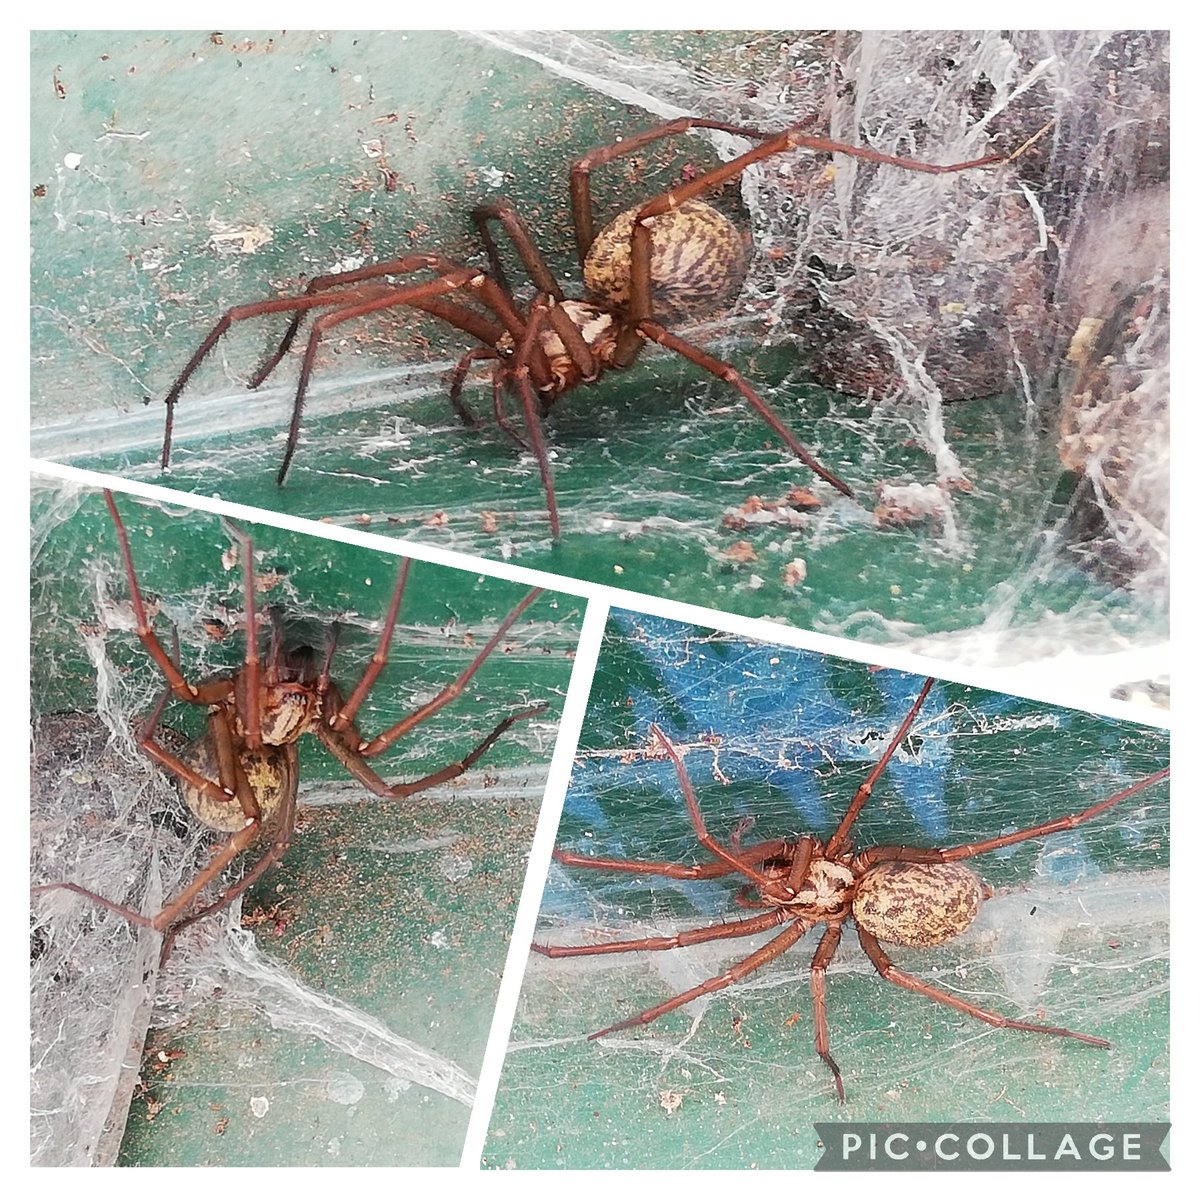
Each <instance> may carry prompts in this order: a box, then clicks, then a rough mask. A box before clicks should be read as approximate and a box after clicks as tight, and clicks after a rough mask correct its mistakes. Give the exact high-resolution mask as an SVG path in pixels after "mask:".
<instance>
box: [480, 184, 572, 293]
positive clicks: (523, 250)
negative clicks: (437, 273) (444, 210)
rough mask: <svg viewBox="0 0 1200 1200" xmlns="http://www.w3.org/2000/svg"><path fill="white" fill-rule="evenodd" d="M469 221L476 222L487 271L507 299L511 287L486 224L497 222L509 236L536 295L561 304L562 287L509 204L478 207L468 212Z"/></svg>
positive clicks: (523, 223) (526, 228) (504, 202)
mask: <svg viewBox="0 0 1200 1200" xmlns="http://www.w3.org/2000/svg"><path fill="white" fill-rule="evenodd" d="M471 220H472V221H474V222H475V228H476V230H477V231H478V232H479V240H480V241H481V242H482V243H483V248H484V251H485V253H486V254H487V258H488V269H489V271H490V272H491V274H492V278H493V279H495V281H496V282H497V283H498V284H499V285H500V286H501V287H502V288H503V289H504V290H505V291H506V292H507V293H508V294H509V295H510V296H511V295H512V288H511V287H509V285H508V278H507V276H506V275H505V273H504V264H503V263H501V261H500V252H499V250H498V249H497V247H496V242H495V240H494V239H493V237H492V231H491V229H490V228H489V226H488V222H489V221H496V222H498V223H499V224H500V226H501V227H502V228H503V229H504V231H505V233H507V234H508V236H509V238H510V240H511V241H512V243H513V245H514V246H515V247H516V250H517V254H518V255H519V256H520V259H521V262H522V264H523V265H524V267H525V270H526V271H527V272H528V273H529V278H530V279H531V280H532V281H533V285H534V287H536V288H537V290H538V291H539V292H545V293H546V294H547V295H548V296H553V297H554V299H555V300H558V301H560V302H561V301H562V300H563V299H564V298H565V297H564V296H563V292H562V288H561V287H559V285H558V280H556V279H555V278H554V276H553V275H552V274H551V273H550V268H549V267H547V266H546V263H545V260H544V259H543V258H542V256H541V254H540V253H539V251H538V248H537V245H536V244H535V242H534V240H533V235H532V234H531V233H530V232H529V226H528V225H526V224H525V221H524V220H523V218H522V217H521V214H520V213H518V212H517V210H516V209H515V208H513V206H512V203H511V202H510V201H508V200H499V201H497V202H496V203H495V204H481V205H479V207H478V208H474V209H472V210H471Z"/></svg>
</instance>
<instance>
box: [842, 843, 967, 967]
mask: <svg viewBox="0 0 1200 1200" xmlns="http://www.w3.org/2000/svg"><path fill="white" fill-rule="evenodd" d="M988 895H989V893H988V892H987V891H986V890H985V888H984V885H983V884H982V883H981V882H980V880H979V877H978V876H977V875H976V874H975V873H974V871H971V870H969V869H968V868H967V867H961V866H959V865H958V864H957V863H905V862H885V863H880V864H879V865H878V866H875V867H871V868H870V870H868V871H867V873H866V874H865V875H864V876H863V877H862V878H861V879H860V880H859V881H858V890H857V892H856V893H855V896H854V920H855V921H856V922H857V923H858V925H859V927H860V928H862V929H865V930H866V931H867V932H868V933H870V934H873V935H874V936H875V937H877V938H878V939H879V940H880V941H881V942H892V943H894V944H896V945H898V946H939V945H941V943H942V942H948V941H949V940H950V939H951V938H953V937H957V936H958V935H959V934H960V933H962V931H963V930H964V929H966V928H967V926H968V925H970V924H971V922H972V921H973V920H975V917H976V915H977V914H978V912H979V906H980V905H981V904H982V903H983V902H984V900H985V899H987V897H988Z"/></svg>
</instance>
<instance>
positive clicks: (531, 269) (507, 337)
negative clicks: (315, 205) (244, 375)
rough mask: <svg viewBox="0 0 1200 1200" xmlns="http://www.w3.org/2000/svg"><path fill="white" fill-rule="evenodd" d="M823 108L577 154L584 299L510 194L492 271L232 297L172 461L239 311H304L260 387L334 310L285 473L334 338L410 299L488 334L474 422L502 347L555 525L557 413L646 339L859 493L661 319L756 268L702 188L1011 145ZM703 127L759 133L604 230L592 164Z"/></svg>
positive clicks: (330, 283) (484, 235)
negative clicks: (914, 141) (839, 163)
mask: <svg viewBox="0 0 1200 1200" xmlns="http://www.w3.org/2000/svg"><path fill="white" fill-rule="evenodd" d="M814 120H815V117H814V118H809V119H807V120H805V121H803V122H801V123H800V124H798V125H795V126H793V127H792V128H790V129H787V130H785V131H783V132H782V133H775V134H769V133H762V132H759V131H758V130H753V129H743V128H741V127H740V126H736V125H727V124H725V123H724V122H721V121H709V120H704V119H701V118H699V117H680V118H678V119H677V120H674V121H669V122H667V123H666V124H664V125H659V126H656V127H654V128H652V129H648V130H645V131H643V132H641V133H637V134H634V135H633V136H631V137H628V138H625V139H624V140H622V141H620V142H617V143H614V144H612V145H608V146H600V147H598V148H596V149H594V150H592V151H591V152H590V153H588V154H585V155H584V156H583V157H582V158H580V159H579V160H578V161H576V162H575V164H574V165H573V166H572V167H571V187H570V191H571V212H572V217H573V223H574V226H575V242H576V247H577V249H578V255H579V263H580V267H581V269H582V273H583V280H584V289H585V292H586V296H585V298H584V299H579V300H573V299H568V298H567V297H566V296H565V295H564V293H563V290H562V288H561V287H560V286H559V284H558V282H557V281H556V280H555V278H554V276H553V275H552V274H551V273H550V271H549V269H548V268H547V266H546V264H545V262H544V260H543V259H542V256H541V254H540V253H539V252H538V249H537V247H536V246H535V245H534V242H533V238H532V236H531V234H530V232H529V229H528V227H527V226H526V224H525V222H524V220H523V219H522V218H521V216H520V215H519V214H518V213H517V211H516V209H515V208H514V207H513V206H512V204H511V203H509V202H507V201H501V202H499V203H496V204H488V205H484V206H481V207H479V208H476V209H475V210H474V211H473V213H472V217H473V220H474V223H475V226H476V228H477V230H478V233H479V237H480V240H481V241H482V243H483V247H484V250H485V252H486V255H487V259H488V264H489V268H490V270H489V272H485V271H482V270H478V269H476V268H474V267H468V266H462V265H460V264H458V263H455V262H452V261H451V260H449V259H447V258H444V257H443V256H441V255H440V254H411V255H407V256H405V257H404V258H398V259H393V260H391V261H388V262H381V263H376V264H374V265H373V266H369V267H362V268H360V269H358V270H354V271H344V272H342V273H341V274H337V275H321V276H317V277H316V278H314V279H312V280H310V281H309V283H308V285H307V287H306V288H305V290H304V292H303V294H301V295H298V296H286V297H280V298H278V299H273V300H261V301H257V302H255V303H251V304H242V305H238V306H237V307H235V308H231V309H230V310H229V311H228V312H226V313H225V315H224V316H223V317H221V319H220V320H219V321H218V322H217V323H216V325H214V326H213V328H212V329H211V330H210V332H209V334H208V336H207V337H206V338H205V339H204V341H203V342H201V344H200V347H199V349H198V350H197V351H196V352H195V354H193V355H192V357H191V359H190V360H189V361H188V363H187V365H186V366H185V367H184V368H183V370H182V372H181V373H180V375H179V377H178V378H177V379H176V380H175V383H174V384H173V385H172V387H171V390H170V391H169V392H168V393H167V396H166V407H167V415H166V430H165V433H164V436H163V449H162V466H163V468H164V469H165V468H166V467H167V466H169V464H170V461H171V439H172V429H173V423H174V414H175V404H176V402H177V400H178V399H179V396H180V393H181V392H182V391H183V389H184V387H185V386H186V385H187V382H188V380H189V379H190V378H191V377H192V374H193V373H194V372H195V370H196V368H197V367H198V366H199V365H200V364H201V362H202V361H203V360H204V359H205V357H206V356H207V355H208V353H209V352H210V351H211V350H212V349H213V347H214V346H215V345H216V344H217V342H218V340H219V339H220V338H221V336H222V335H223V334H224V333H225V332H226V330H228V329H229V327H230V326H231V325H233V324H234V323H235V322H238V321H245V320H248V319H250V318H253V317H260V316H266V315H269V314H273V313H292V314H293V315H292V319H291V323H290V324H289V326H288V328H287V331H286V332H285V334H284V336H283V339H282V341H281V342H280V344H279V346H278V348H277V349H276V350H275V352H274V353H273V354H271V356H270V357H269V358H268V359H267V360H266V361H265V362H264V363H263V364H262V366H261V367H260V368H259V369H258V370H257V371H256V372H255V374H254V375H253V377H252V378H251V379H250V381H249V385H248V386H249V387H251V388H257V387H258V386H259V385H260V384H262V383H263V382H264V381H265V380H266V379H267V377H268V376H269V375H270V374H271V373H272V372H273V371H274V370H275V368H276V367H277V366H278V365H279V363H280V362H281V360H282V359H283V357H284V355H285V354H286V353H287V352H288V350H289V349H290V347H291V345H292V342H293V341H294V339H295V337H296V335H297V333H298V331H299V328H300V324H301V322H302V320H303V318H304V316H305V314H306V313H308V312H309V311H310V310H315V309H325V310H326V311H325V312H323V313H321V314H320V315H319V316H317V318H316V319H315V320H314V322H313V325H312V329H311V331H310V333H309V335H308V342H307V345H306V346H305V350H304V357H303V360H302V363H301V366H300V377H299V381H298V383H297V385H296V395H295V401H294V404H293V408H292V418H291V424H290V427H289V429H288V437H287V446H286V449H285V450H284V455H283V461H282V463H281V465H280V467H279V473H278V476H277V481H278V483H280V484H282V483H283V482H284V480H285V478H286V477H287V473H288V468H289V467H290V465H291V462H292V458H293V456H294V455H295V453H296V447H297V443H298V440H299V437H300V421H301V414H302V412H303V407H304V397H305V394H306V392H307V391H308V386H309V380H310V378H311V375H312V370H313V364H314V363H315V361H316V354H317V349H318V346H319V345H320V342H321V338H322V337H323V336H324V335H325V334H326V333H328V332H329V331H330V330H331V329H333V328H335V327H336V326H338V325H340V324H341V323H342V322H344V321H349V320H353V319H355V318H357V317H364V316H368V315H370V314H372V313H377V312H380V311H382V310H383V309H387V308H395V307H398V306H402V305H407V306H409V307H411V308H417V309H420V310H422V311H423V312H426V313H429V314H431V315H432V316H434V317H437V318H439V319H440V320H442V321H445V322H446V323H448V324H450V325H453V326H454V327H455V328H457V329H459V330H461V331H462V332H464V333H466V334H468V335H469V336H470V337H472V338H474V339H475V340H476V341H477V342H478V343H479V345H477V346H475V347H474V348H473V349H470V350H468V351H466V353H464V354H463V356H462V358H461V359H460V360H459V362H458V364H457V366H456V367H455V369H454V371H453V373H452V375H451V377H450V403H451V405H452V406H453V408H454V410H455V412H456V413H457V414H458V417H459V419H460V420H461V421H462V422H463V424H464V425H467V426H475V425H477V424H478V422H477V420H476V418H475V416H474V414H473V413H472V412H471V411H470V410H469V409H468V408H467V406H466V405H465V404H464V403H463V401H462V389H463V384H464V382H465V380H466V376H467V372H468V371H469V370H470V367H471V364H472V363H474V362H476V361H479V360H491V361H494V362H495V363H496V366H495V368H494V370H493V373H492V397H493V409H494V412H495V416H496V420H497V423H498V424H499V426H500V427H501V429H503V430H504V432H505V433H506V434H507V435H508V436H509V437H511V438H512V439H513V440H514V441H515V442H517V443H518V444H519V445H520V446H522V447H523V448H525V449H527V450H531V451H532V453H533V454H534V456H535V457H536V459H537V463H538V469H539V472H540V475H541V482H542V487H543V490H544V492H545V497H546V511H547V514H548V516H549V521H550V528H551V532H552V534H553V536H554V538H556V539H557V538H558V537H559V535H560V533H561V522H560V520H559V513H558V504H557V501H556V499H555V493H554V480H553V476H552V473H551V468H550V459H549V456H548V454H547V451H546V442H545V438H544V436H543V433H542V426H541V422H542V419H543V418H544V417H545V416H546V415H547V414H548V413H549V411H550V408H551V406H552V405H553V404H554V402H555V401H556V400H557V399H558V397H559V396H561V395H562V394H563V393H564V392H567V391H570V390H571V389H572V388H574V387H576V386H577V385H578V384H581V383H592V382H594V381H595V380H596V379H598V378H599V377H600V375H601V374H602V373H603V372H604V371H606V370H608V369H609V368H622V367H628V366H630V365H631V364H632V363H633V362H634V361H635V360H636V359H637V357H638V355H639V354H640V353H641V350H642V348H643V346H644V345H645V343H646V342H647V341H651V342H656V343H657V344H658V345H660V346H664V347H666V348H667V349H669V350H673V351H675V353H677V354H680V355H682V356H683V357H684V358H686V359H688V360H689V361H691V362H693V363H695V364H696V365H697V366H698V367H700V368H701V369H703V370H705V371H708V372H709V373H710V374H712V375H715V376H716V377H717V378H718V379H721V380H724V381H725V382H726V383H728V384H730V385H731V386H732V387H733V388H735V389H736V390H737V391H738V393H739V394H740V395H741V396H742V398H743V399H744V400H745V401H746V403H747V404H749V405H750V406H751V408H753V409H754V410H755V412H757V413H758V415H759V416H760V417H761V418H762V419H763V420H764V421H765V422H766V423H767V424H768V425H769V426H770V427H771V429H772V430H773V431H774V432H775V434H776V435H777V436H778V437H779V438H780V440H781V441H783V442H784V443H785V445H786V446H787V447H788V449H789V450H791V452H792V453H793V454H794V455H795V456H796V457H797V458H799V459H800V460H801V462H803V463H804V464H805V465H806V466H807V467H808V468H809V469H810V470H811V471H813V472H814V473H815V474H816V475H817V476H819V477H820V478H821V479H823V480H825V481H826V482H827V483H829V484H831V485H832V486H833V487H835V488H836V489H837V490H838V491H839V492H842V493H843V494H844V495H846V496H850V497H853V492H852V490H851V489H850V487H849V485H848V484H846V483H845V482H843V481H842V480H841V479H840V478H838V476H837V475H835V474H834V473H833V472H832V471H830V470H828V469H826V468H825V467H823V466H822V465H821V464H820V463H819V462H818V461H817V460H816V458H814V457H813V455H812V454H811V453H810V452H809V451H808V449H807V448H806V447H805V446H804V445H803V444H802V443H801V442H800V441H799V440H798V439H797V437H796V436H795V434H794V433H792V431H791V430H790V429H789V428H788V426H787V424H786V423H785V422H784V420H783V418H782V417H780V416H779V414H778V413H777V412H776V411H775V410H774V409H773V408H772V407H771V406H770V405H768V404H767V402H766V401H765V400H763V398H762V397H761V396H760V395H759V394H758V392H757V391H755V390H754V388H752V387H751V386H750V384H749V383H747V382H746V381H745V380H744V379H743V378H742V377H741V375H739V374H738V372H737V371H736V370H734V368H733V367H732V366H730V365H729V364H728V363H726V362H722V361H721V360H720V359H717V358H714V357H713V356H712V355H710V354H708V353H706V352H705V351H703V350H701V349H699V348H698V347H697V346H694V345H692V344H691V343H690V342H687V341H684V340H683V339H682V338H681V337H678V336H677V335H676V334H674V333H671V332H670V331H669V330H668V329H666V328H665V327H664V326H663V325H662V324H660V319H661V320H673V319H679V318H682V317H698V316H702V315H704V314H706V313H710V312H712V311H714V310H715V309H718V308H719V307H720V306H721V305H722V303H723V302H725V301H726V300H728V299H730V298H731V297H732V296H733V295H734V294H736V292H737V290H738V288H739V287H740V285H741V283H742V279H743V277H744V275H745V271H746V263H745V254H744V250H743V245H742V238H741V235H740V234H739V232H738V230H737V228H736V226H734V225H733V223H732V222H730V221H729V220H728V219H727V218H726V217H725V216H723V215H722V214H721V213H719V212H718V211H717V210H716V209H714V208H712V207H711V206H710V205H708V204H706V203H704V202H703V201H702V200H700V199H698V197H699V196H701V195H702V194H704V193H705V192H709V191H712V190H713V189H714V188H716V187H718V186H720V185H721V184H723V183H725V182H727V181H728V180H731V179H734V178H736V177H737V176H738V175H740V174H741V173H742V172H743V171H744V170H746V168H747V167H749V166H751V165H752V164H754V163H757V162H761V161H762V160H763V159H765V158H769V157H771V156H772V155H775V154H783V153H786V152H788V151H790V150H795V149H798V148H806V149H809V150H816V151H821V152H825V153H829V154H846V155H849V156H851V157H853V158H858V159H864V160H866V161H867V162H872V163H880V164H885V165H891V166H896V167H901V168H904V169H905V170H909V171H924V172H928V173H932V174H945V173H949V172H955V171H966V170H969V169H970V168H972V167H983V166H988V165H990V164H993V163H997V162H1001V161H1005V156H1004V155H1000V154H993V155H988V156H986V157H984V158H977V159H973V160H971V161H970V162H959V163H952V164H947V165H935V164H931V163H924V162H917V161H915V160H913V159H909V158H898V157H896V156H894V155H890V154H881V153H878V152H877V151H874V150H868V149H866V148H865V147H862V146H850V145H846V144H844V143H842V142H834V141H830V140H828V139H826V138H821V137H814V136H812V135H810V134H807V133H805V132H803V131H804V130H805V129H806V128H807V127H808V126H809V125H811V124H812V123H813V121H814ZM689 129H713V130H718V131H721V132H723V133H730V134H736V135H737V136H739V137H743V138H748V139H750V140H752V141H756V142H758V143H759V144H758V145H757V146H755V147H754V148H753V149H751V150H749V151H747V152H746V153H744V154H742V155H739V156H738V157H737V158H734V159H732V160H731V161H729V162H727V163H724V164H722V165H721V166H719V167H715V168H714V169H713V170H711V171H708V172H705V173H704V174H701V175H699V176H697V177H696V178H694V179H692V180H690V181H688V182H686V183H681V184H679V185H678V186H676V187H673V188H671V189H670V190H669V191H666V192H663V193H661V194H660V195H658V196H656V197H654V198H653V199H652V200H650V201H649V202H647V203H645V204H639V205H637V206H635V207H633V208H630V209H627V210H626V211H625V212H623V213H621V214H620V215H619V216H617V217H616V218H615V219H614V220H612V221H611V222H610V223H609V224H608V225H606V226H605V227H604V228H602V229H601V230H600V232H599V233H596V232H595V220H594V215H593V206H592V199H591V184H590V175H591V172H592V170H593V169H594V168H596V167H600V166H604V165H606V164H608V163H611V162H612V161H613V160H614V159H618V158H623V157H625V156H627V155H630V154H635V153H637V152H638V151H639V150H641V149H643V148H644V147H645V146H647V145H649V144H650V143H652V142H656V141H659V140H661V139H663V138H668V137H672V136H675V135H677V134H681V133H684V132H686V131H687V130H689ZM491 222H496V223H497V224H498V225H499V226H500V227H501V228H503V229H504V231H505V232H506V233H507V235H508V237H509V238H510V239H511V241H512V243H513V245H514V247H515V249H516V251H517V254H518V256H519V258H520V260H521V262H522V264H523V265H524V267H525V269H526V271H527V272H528V274H529V277H530V279H531V280H532V281H533V284H534V286H535V287H536V288H537V294H536V295H535V296H534V298H533V300H532V301H531V302H530V303H529V305H528V306H527V307H526V308H525V309H524V311H522V309H521V307H520V305H519V303H518V302H517V300H516V299H515V298H514V294H513V291H512V289H511V288H510V287H509V284H508V281H507V278H506V276H505V273H504V269H503V266H502V265H501V262H500V256H499V252H498V249H497V246H496V243H495V241H494V239H493V237H492V234H491V229H490V223H491ZM418 271H430V272H432V273H433V275H434V278H433V279H432V280H429V281H427V282H421V283H401V282H398V281H397V280H398V277H400V276H405V275H411V274H413V273H414V272H418ZM450 297H454V298H453V299H451V298H450ZM471 298H473V299H474V300H476V301H477V302H478V304H479V305H480V306H482V309H483V310H485V311H480V308H478V307H476V308H471V307H468V306H467V305H465V304H463V303H462V300H463V299H471ZM506 388H507V389H508V390H509V391H511V392H515V394H516V396H517V398H518V399H519V401H520V404H521V409H522V413H523V417H524V425H525V432H524V436H522V434H521V433H520V432H519V431H518V430H517V429H516V428H515V427H514V426H513V425H512V423H511V422H510V420H509V418H508V416H507V414H506V413H505V410H504V405H503V399H502V397H503V393H504V391H505V389H506Z"/></svg>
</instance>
